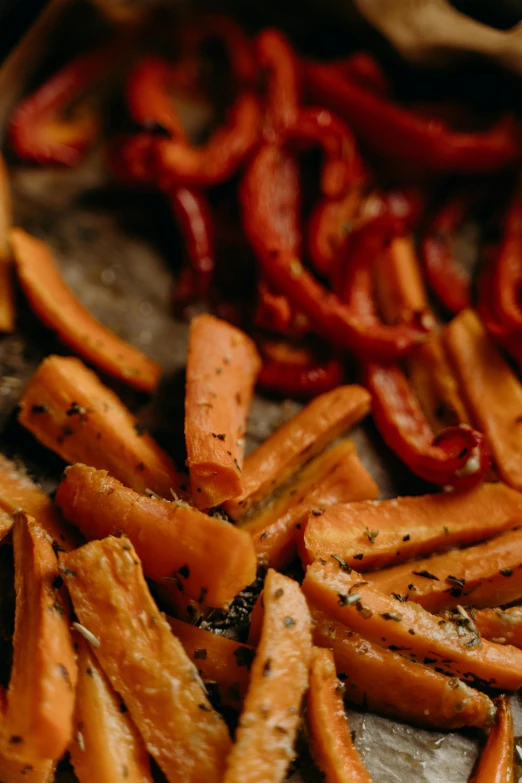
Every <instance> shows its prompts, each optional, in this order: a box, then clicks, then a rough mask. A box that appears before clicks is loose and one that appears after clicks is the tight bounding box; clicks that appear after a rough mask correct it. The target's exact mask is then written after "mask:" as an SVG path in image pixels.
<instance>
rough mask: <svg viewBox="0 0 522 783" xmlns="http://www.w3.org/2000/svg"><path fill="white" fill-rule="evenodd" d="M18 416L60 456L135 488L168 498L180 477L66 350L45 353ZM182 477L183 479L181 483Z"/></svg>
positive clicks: (121, 407)
mask: <svg viewBox="0 0 522 783" xmlns="http://www.w3.org/2000/svg"><path fill="white" fill-rule="evenodd" d="M18 420H19V421H20V423H21V424H23V425H24V427H27V429H28V430H30V432H32V434H33V435H34V436H35V437H36V438H37V439H38V440H39V441H40V442H41V443H43V445H44V446H46V447H47V448H49V449H52V450H53V451H55V452H56V453H57V454H59V455H60V457H62V458H63V459H64V460H65V461H66V462H70V463H74V462H85V463H86V464H87V465H92V466H93V467H95V468H100V469H101V468H104V469H105V470H108V471H109V473H110V474H111V475H112V476H114V477H115V478H117V479H118V480H119V481H121V482H123V483H124V484H126V485H127V486H129V487H132V488H133V489H135V490H136V491H137V492H145V490H146V489H149V490H151V491H152V492H155V493H156V494H158V495H161V496H162V497H166V498H168V499H169V500H170V499H171V498H172V492H171V490H172V491H174V492H176V493H181V494H183V489H182V487H185V489H186V481H187V479H186V477H184V476H182V475H181V474H179V473H177V472H176V470H175V468H174V465H173V464H172V462H171V460H170V459H169V457H168V456H167V455H166V454H165V452H164V451H162V449H160V447H159V446H158V445H157V444H156V443H155V442H154V441H153V439H152V438H151V437H150V435H148V434H147V433H145V432H143V430H142V428H141V427H140V424H139V423H138V421H137V419H136V418H135V417H134V416H133V415H132V413H131V412H130V411H129V410H128V409H127V408H126V407H125V406H124V405H123V403H122V402H121V400H120V399H119V398H118V397H117V396H116V395H115V394H114V392H113V391H111V390H110V389H108V388H107V387H106V386H104V385H103V384H102V382H101V381H100V379H99V378H98V377H97V375H96V374H95V373H94V372H92V370H89V369H88V367H86V366H85V365H84V364H83V362H81V361H80V360H79V359H75V358H74V357H72V356H48V357H47V358H46V359H44V361H43V362H42V363H41V364H40V366H39V367H38V369H37V370H36V372H35V374H34V375H33V377H32V379H31V381H30V382H29V385H28V386H27V387H26V389H25V391H24V393H23V395H22V399H21V401H20V413H19V416H18ZM184 482H185V483H184Z"/></svg>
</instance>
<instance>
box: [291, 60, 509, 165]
mask: <svg viewBox="0 0 522 783" xmlns="http://www.w3.org/2000/svg"><path fill="white" fill-rule="evenodd" d="M304 75H305V80H306V85H307V87H308V92H309V94H310V97H311V98H312V100H315V101H318V102H319V103H321V105H324V106H326V107H327V108H329V109H331V110H332V111H334V112H336V113H337V114H339V116H340V117H342V118H343V119H344V120H346V122H348V124H349V125H350V127H351V128H353V130H354V132H355V133H356V134H357V135H358V136H360V137H361V138H362V139H364V142H365V144H367V145H369V146H371V147H372V148H373V149H374V150H375V151H376V152H378V153H380V154H381V155H383V156H384V157H385V158H387V159H390V160H393V161H399V162H400V163H403V164H404V163H409V164H411V165H413V166H414V167H415V169H416V171H417V172H420V171H422V172H428V171H430V172H442V171H451V172H457V171H460V172H470V173H471V172H487V171H497V170H499V169H504V168H507V167H509V166H512V165H515V164H516V162H517V161H518V160H519V159H520V157H521V153H522V145H521V143H520V134H519V132H518V128H517V124H516V122H515V120H514V119H513V118H512V117H505V118H503V119H502V120H501V121H500V122H498V123H496V124H495V125H493V126H491V128H489V129H488V130H487V131H483V132H476V133H460V132H458V131H454V130H453V129H451V128H450V127H449V126H448V125H446V124H445V123H443V122H437V121H436V120H426V119H424V118H422V117H419V116H416V115H415V114H414V113H412V112H409V111H408V110H407V109H404V108H402V107H400V106H397V105H396V104H394V103H392V102H391V101H389V100H387V99H386V98H383V97H381V96H379V95H376V94H375V93H374V92H371V91H370V90H367V89H365V88H364V87H362V86H360V85H359V84H357V83H356V82H355V81H353V80H352V79H348V78H346V76H344V75H343V76H339V78H335V75H334V74H332V71H331V69H330V68H329V67H328V66H323V65H321V64H318V63H311V62H309V63H306V64H305V65H304Z"/></svg>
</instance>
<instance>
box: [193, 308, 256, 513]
mask: <svg viewBox="0 0 522 783" xmlns="http://www.w3.org/2000/svg"><path fill="white" fill-rule="evenodd" d="M260 367H261V359H260V357H259V354H258V352H257V350H256V347H255V345H254V343H253V342H252V340H251V339H250V338H249V337H247V336H246V334H244V333H243V332H241V331H240V330H239V329H236V327H234V326H231V325H230V324H228V323H227V322H226V321H221V320H220V319H219V318H214V317H213V316H212V315H200V316H198V317H197V318H194V320H193V321H192V324H191V327H190V337H189V345H188V356H187V386H186V392H185V439H186V442H187V455H188V460H187V465H188V466H189V471H190V483H191V485H192V495H193V498H194V503H195V504H196V506H197V507H198V508H211V507H212V506H218V505H220V504H221V503H222V502H223V501H224V500H229V499H230V498H235V497H237V496H238V495H241V493H242V491H243V485H242V480H241V471H242V468H243V453H244V443H245V430H246V419H247V416H248V410H249V408H250V402H251V400H252V394H253V391H254V384H255V381H256V378H257V375H258V373H259V370H260Z"/></svg>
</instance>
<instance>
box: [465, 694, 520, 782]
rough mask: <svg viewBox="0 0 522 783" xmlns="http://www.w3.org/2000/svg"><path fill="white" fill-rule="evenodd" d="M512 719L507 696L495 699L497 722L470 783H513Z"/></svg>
mask: <svg viewBox="0 0 522 783" xmlns="http://www.w3.org/2000/svg"><path fill="white" fill-rule="evenodd" d="M514 745H515V742H514V737H513V718H512V717H511V707H510V705H509V701H508V699H507V696H505V695H503V696H500V697H499V698H498V699H497V722H496V724H495V725H494V726H493V728H492V729H491V731H490V732H489V736H488V740H487V742H486V745H485V747H484V750H483V751H482V754H481V756H480V758H479V761H478V765H477V768H476V770H475V772H474V774H473V775H472V777H471V779H470V783H514V780H515V770H514V766H513V753H514V750H515V748H514Z"/></svg>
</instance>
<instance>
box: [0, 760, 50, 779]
mask: <svg viewBox="0 0 522 783" xmlns="http://www.w3.org/2000/svg"><path fill="white" fill-rule="evenodd" d="M55 767H56V762H54V761H51V760H48V761H33V762H31V764H25V763H24V762H23V761H16V760H15V759H10V758H9V757H8V756H5V755H3V753H0V780H1V781H2V783H51V781H53V780H54V770H55Z"/></svg>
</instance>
